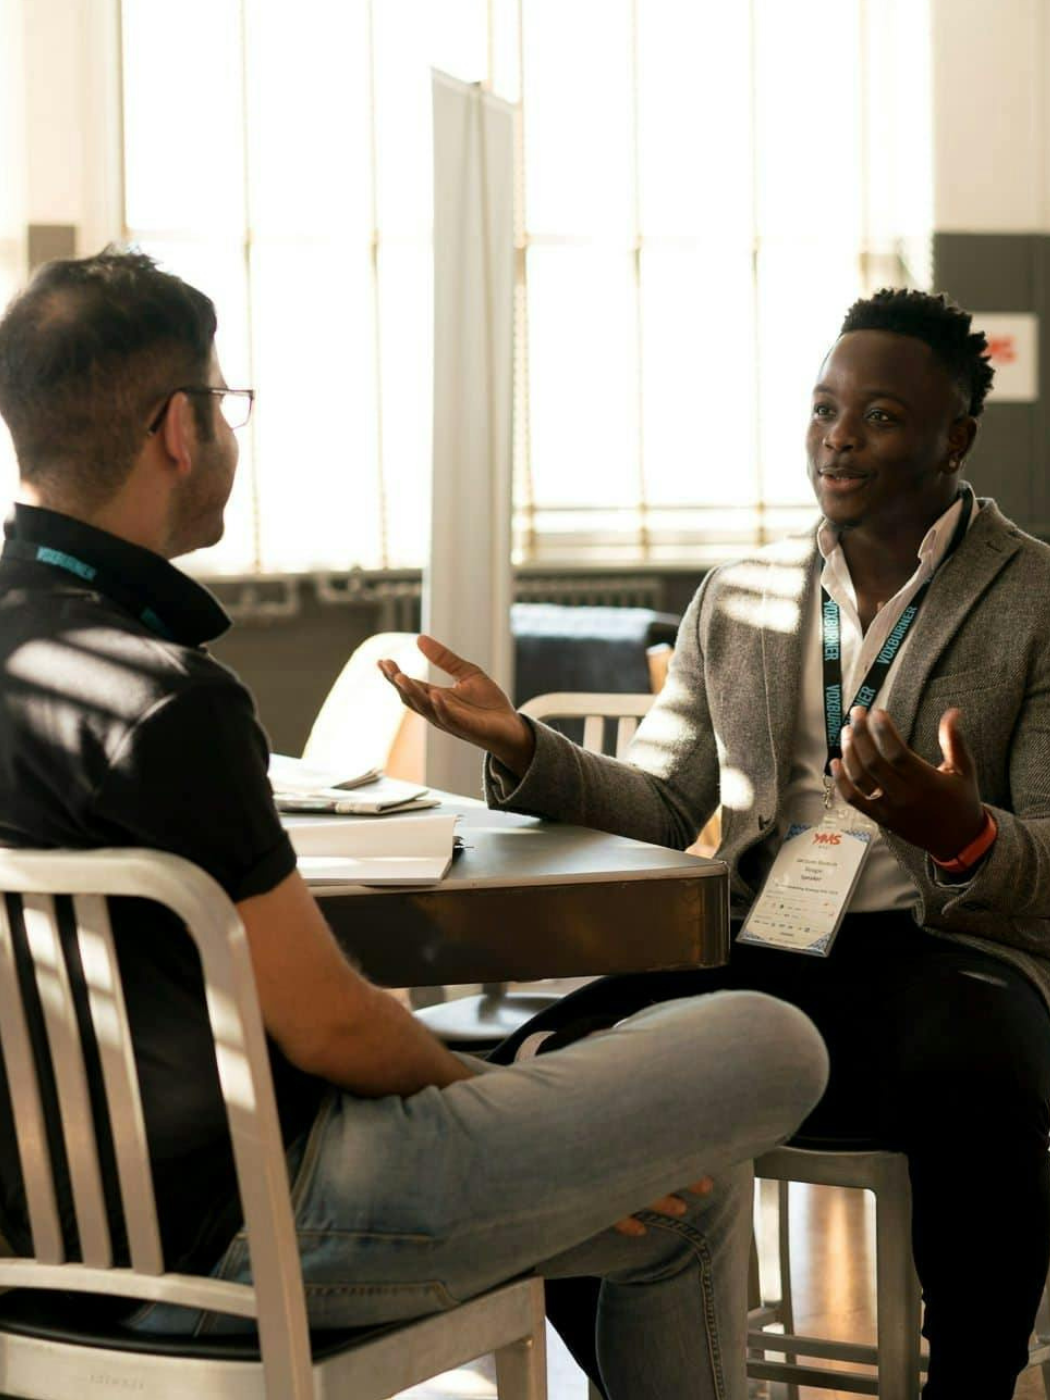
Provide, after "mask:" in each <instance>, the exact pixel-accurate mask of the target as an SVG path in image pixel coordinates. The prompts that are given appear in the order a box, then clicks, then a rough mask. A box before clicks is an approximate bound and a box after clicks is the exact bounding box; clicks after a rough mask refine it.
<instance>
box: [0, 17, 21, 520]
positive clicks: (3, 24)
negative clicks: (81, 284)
mask: <svg viewBox="0 0 1050 1400" xmlns="http://www.w3.org/2000/svg"><path fill="white" fill-rule="evenodd" d="M23 3H24V0H0V307H2V306H6V305H7V302H8V300H9V299H10V297H11V295H12V293H13V292H14V291H15V290H16V288H17V287H19V286H20V285H21V283H22V281H23V280H24V277H25V271H26V178H25V170H26V152H25V102H24V85H23V62H22V56H23V24H24V14H23ZM15 480H16V474H15V461H14V453H13V451H12V449H11V440H10V438H9V437H8V434H7V429H6V428H5V427H4V425H3V421H2V420H0V511H2V512H3V513H5V514H6V511H7V506H8V503H9V502H10V500H11V497H12V495H13V494H14V486H15Z"/></svg>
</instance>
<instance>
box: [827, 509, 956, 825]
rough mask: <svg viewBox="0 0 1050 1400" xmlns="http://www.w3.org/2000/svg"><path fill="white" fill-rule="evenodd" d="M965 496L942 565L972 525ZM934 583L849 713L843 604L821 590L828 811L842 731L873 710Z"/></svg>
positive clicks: (920, 595) (908, 611) (890, 641)
mask: <svg viewBox="0 0 1050 1400" xmlns="http://www.w3.org/2000/svg"><path fill="white" fill-rule="evenodd" d="M961 494H962V498H963V504H962V510H961V511H960V512H959V520H958V522H957V524H956V526H955V532H954V534H953V535H952V538H951V541H950V542H949V545H948V548H947V549H946V550H945V552H944V559H942V561H941V563H942V564H943V563H944V561H945V560H947V559H949V558H950V557H951V556H952V555H953V554H954V553H955V551H956V550H957V549H958V547H959V545H960V544H961V543H962V541H963V539H965V537H966V531H967V530H968V529H969V526H970V516H971V515H972V514H973V499H974V498H973V492H972V491H971V490H970V488H969V487H968V486H967V487H964V488H963V490H962V492H961ZM932 582H933V576H932V575H931V576H930V578H928V579H927V580H926V582H925V583H924V584H923V585H922V587H921V588H920V589H919V591H918V592H917V593H916V594H915V597H914V598H913V599H912V600H911V602H910V603H909V604H908V606H907V607H906V608H905V609H904V611H903V612H902V613H901V615H900V619H899V621H898V622H897V625H896V626H895V627H894V629H893V631H892V632H891V633H890V635H889V636H888V637H887V638H886V642H885V644H884V646H883V648H882V650H881V651H880V652H879V654H878V656H876V658H875V660H874V661H873V662H872V664H871V666H870V668H869V670H868V673H867V675H866V676H865V677H864V679H863V681H862V682H861V686H860V689H859V690H858V691H857V693H856V695H855V696H854V697H853V701H852V704H851V705H850V706H849V709H847V710H845V711H844V710H843V708H842V625H841V617H840V613H839V605H838V603H836V602H835V600H834V598H832V597H831V595H830V593H828V590H827V589H826V588H823V587H822V588H821V590H820V597H821V610H820V625H821V639H822V642H823V657H824V735H825V739H826V742H827V746H828V757H827V761H826V762H825V764H824V806H825V807H826V808H830V807H831V801H832V794H833V792H834V786H835V785H834V781H833V779H832V776H831V763H832V760H833V759H836V758H841V757H842V730H843V728H844V727H845V726H847V725H848V724H849V712H850V710H852V709H853V708H854V706H856V705H860V706H862V707H863V708H864V709H865V710H869V709H870V708H871V706H872V704H873V702H874V700H875V697H876V696H877V695H878V693H879V691H880V690H881V689H882V686H883V683H884V682H885V680H886V677H887V675H888V674H889V670H890V667H891V666H892V665H893V662H894V658H895V657H896V655H897V653H898V652H899V651H900V649H901V646H902V645H903V642H904V639H905V637H906V636H907V635H908V632H909V631H910V629H911V626H912V623H913V622H914V621H915V618H916V615H917V614H918V611H919V609H920V608H921V607H922V604H923V601H924V599H925V597H926V594H927V593H928V592H929V590H930V584H931V583H932Z"/></svg>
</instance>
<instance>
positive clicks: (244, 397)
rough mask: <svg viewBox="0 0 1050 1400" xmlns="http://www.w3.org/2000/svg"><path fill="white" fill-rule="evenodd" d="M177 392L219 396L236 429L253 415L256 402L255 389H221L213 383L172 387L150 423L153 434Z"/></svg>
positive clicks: (226, 415)
mask: <svg viewBox="0 0 1050 1400" xmlns="http://www.w3.org/2000/svg"><path fill="white" fill-rule="evenodd" d="M176 394H211V395H212V396H213V397H216V398H218V400H219V409H220V411H221V413H222V416H223V417H224V418H225V419H226V422H227V423H228V424H229V426H230V427H231V428H233V429H234V430H236V429H237V428H243V427H244V426H245V424H246V423H247V422H248V419H249V418H250V417H251V416H252V405H253V404H254V403H255V390H254V389H220V388H218V387H217V386H216V385H213V384H180V385H179V387H178V388H177V389H172V391H171V393H170V394H169V395H168V397H167V398H166V399H165V400H164V403H163V404H162V405H161V408H160V412H159V413H158V414H157V416H156V418H154V420H153V422H152V423H151V424H150V425H149V428H148V429H147V432H148V433H150V434H151V435H152V434H153V433H155V432H156V431H157V429H158V428H159V427H160V425H161V424H162V423H163V422H164V415H165V413H167V411H168V409H169V408H170V407H171V401H172V399H173V398H174V397H175V395H176Z"/></svg>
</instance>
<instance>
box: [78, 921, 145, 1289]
mask: <svg viewBox="0 0 1050 1400" xmlns="http://www.w3.org/2000/svg"><path fill="white" fill-rule="evenodd" d="M73 909H74V911H75V914H76V922H77V940H78V943H79V945H80V961H81V964H82V965H83V968H84V980H85V982H86V983H87V990H88V1004H89V1006H90V1008H91V1022H92V1025H93V1027H94V1030H95V1040H96V1042H97V1044H98V1053H99V1059H100V1061H101V1065H102V1079H103V1083H104V1084H105V1088H106V1102H107V1104H108V1107H109V1119H110V1125H111V1127H112V1131H113V1147H114V1152H115V1154H116V1159H117V1176H118V1179H119V1182H120V1196H121V1202H122V1205H123V1208H124V1223H125V1226H126V1229H127V1237H128V1248H129V1250H130V1252H131V1263H132V1267H133V1268H134V1269H137V1270H138V1272H139V1273H143V1274H160V1273H163V1271H164V1253H163V1250H162V1248H161V1241H160V1228H159V1226H158V1224H157V1203H156V1197H155V1195H154V1192H153V1177H152V1173H151V1172H150V1165H149V1147H148V1144H147V1140H146V1124H145V1120H144V1118H143V1114H142V1096H141V1094H140V1092H139V1080H138V1072H137V1070H136V1067H135V1055H134V1051H133V1049H132V1044H131V1031H130V1029H129V1027H128V1013H127V1006H126V1004H125V1001H124V991H123V988H122V986H121V982H120V970H119V967H118V964H117V954H116V948H115V947H114V944H113V931H112V927H111V925H110V920H109V910H108V908H107V907H106V901H105V899H104V898H103V897H102V896H101V895H94V894H92V895H84V894H82V895H77V896H76V897H75V898H74V900H73Z"/></svg>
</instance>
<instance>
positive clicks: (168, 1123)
mask: <svg viewBox="0 0 1050 1400" xmlns="http://www.w3.org/2000/svg"><path fill="white" fill-rule="evenodd" d="M5 531H6V534H7V537H8V540H9V541H10V544H7V545H5V551H4V555H3V557H2V558H0V845H6V846H17V847H39V848H51V847H73V848H82V849H83V848H92V847H98V846H147V847H152V848H154V849H159V850H165V851H171V852H174V853H175V854H176V855H180V856H184V857H186V858H187V859H189V860H191V861H193V862H194V863H195V864H196V865H199V866H201V867H202V868H203V869H205V870H207V871H208V872H209V873H210V874H211V875H213V876H214V877H215V879H216V880H217V881H218V882H219V884H220V885H222V887H223V888H224V889H225V891H226V892H227V894H228V895H229V896H230V898H231V899H233V900H242V899H246V898H248V897H249V896H251V895H256V894H263V893H265V892H266V891H268V890H270V889H272V888H274V886H276V885H277V884H278V883H279V882H280V881H281V880H282V879H284V878H285V877H286V876H287V875H288V874H289V873H290V872H291V871H292V870H293V869H294V867H295V854H294V852H293V850H292V848H291V846H290V844H289V841H288V838H287V836H286V835H285V833H284V831H283V830H282V828H281V825H280V820H279V818H278V816H277V813H276V811H275V809H274V806H273V801H272V797H271V794H270V788H269V783H268V780H267V762H268V748H267V743H266V739H265V736H264V734H263V732H262V730H261V728H260V727H259V724H258V721H257V719H256V716H255V709H254V706H253V704H252V699H251V696H250V695H249V693H248V691H247V690H246V689H245V688H244V686H243V685H241V683H240V682H239V681H238V679H237V677H236V676H235V675H234V674H233V673H232V672H231V671H229V670H228V669H227V668H226V667H225V666H223V665H221V664H220V663H219V662H217V661H215V660H214V659H213V658H212V657H210V656H209V655H208V654H207V651H206V650H205V649H204V645H203V644H204V643H205V642H207V641H210V640H211V639H212V638H214V637H216V636H218V635H219V634H220V633H221V632H223V631H225V629H226V627H228V625H229V619H228V618H227V617H226V614H225V613H224V612H223V610H222V608H221V607H220V606H219V604H218V602H217V601H216V600H215V598H214V597H212V595H211V594H210V593H209V592H208V591H207V590H206V589H205V588H203V587H202V586H201V585H200V584H198V583H196V582H194V580H192V579H191V578H189V577H187V576H186V575H185V574H183V573H181V572H180V571H179V570H178V569H176V568H174V567H173V566H172V565H171V564H169V563H168V562H167V561H166V560H164V559H162V558H161V557H160V556H159V555H157V554H154V553H152V552H151V551H149V550H146V549H141V548H139V547H138V546H136V545H133V544H130V543H129V542H127V541H125V540H122V539H119V538H117V537H116V536H114V535H111V534H108V533H106V532H105V531H102V530H97V529H94V528H93V527H91V526H89V525H86V524H84V523H82V522H80V521H77V520H74V519H71V518H70V517H68V516H64V515H60V514H57V513H56V512H53V511H47V510H40V509H37V508H34V507H29V506H22V505H20V506H17V507H16V508H15V512H14V516H13V517H12V519H11V520H9V521H8V523H7V525H6V527H5ZM112 915H113V932H114V939H115V942H116V948H117V957H118V961H119V963H120V967H121V973H122V979H123V984H124V991H125V997H126V1000H127V1006H128V1017H129V1023H130V1027H131V1035H132V1042H133V1045H134V1049H135V1058H136V1063H137V1066H138V1072H139V1080H140V1089H141V1093H142V1100H143V1111H144V1115H145V1120H146V1128H147V1134H148V1137H149V1141H150V1153H151V1159H152V1165H153V1173H154V1186H155V1190H156V1195H157V1204H158V1211H159V1215H160V1224H161V1237H162V1241H163V1244H164V1251H165V1258H166V1261H167V1264H168V1267H169V1268H183V1269H187V1270H191V1271H192V1270H207V1269H208V1268H209V1267H210V1266H211V1264H212V1263H214V1261H215V1259H216V1258H218V1256H219V1255H220V1254H221V1252H222V1250H223V1248H224V1247H225V1245H226V1243H227V1242H228V1239H229V1238H230V1236H231V1235H232V1233H233V1231H234V1230H235V1229H236V1228H237V1226H238V1224H239V1220H240V1211H239V1205H238V1199H237V1191H236V1178H235V1174H234V1169H233V1159H232V1153H231V1151H230V1147H229V1141H228V1135H227V1131H226V1123H225V1111H224V1108H223V1103H222V1097H221V1094H220V1092H219V1086H218V1079H217V1075H216V1069H215V1061H214V1055H213V1053H212V1049H211V1036H210V1031H209V1029H208V1024H207V1016H206V1011H205V1005H204V1000H203V985H202V979H201V972H200V962H199V958H198V956H197V953H196V949H195V947H194V945H193V943H192V942H191V940H190V938H189V936H188V934H187V933H186V931H185V929H184V928H183V926H182V925H181V923H180V922H179V921H178V920H177V919H176V918H175V917H174V916H173V915H171V914H169V913H168V912H167V911H165V910H162V909H160V908H159V907H158V906H156V905H153V904H148V903H145V902H143V901H139V900H115V901H114V902H113V909H112ZM70 933H71V930H70V929H69V928H68V927H67V928H66V930H65V934H64V936H65V937H67V938H68V937H69V936H70ZM22 956H23V957H24V956H25V953H24V951H23V952H22ZM77 966H78V964H77V962H76V960H75V959H74V961H73V963H72V969H73V981H74V996H75V997H81V998H82V997H83V986H82V978H80V979H79V982H78V974H77V973H76V968H77ZM36 1019H37V1025H36V1028H35V1030H34V1035H35V1037H36V1044H37V1045H38V1047H42V1046H43V1044H44V1041H43V1038H42V1033H41V1027H40V1025H39V1018H36ZM38 1060H39V1063H40V1068H41V1075H42V1079H43V1088H44V1095H45V1116H46V1117H47V1118H48V1120H49V1121H51V1122H56V1121H57V1104H56V1101H55V1097H54V1090H53V1085H52V1084H51V1080H50V1071H49V1069H48V1066H47V1064H46V1054H45V1053H44V1052H43V1051H42V1049H38ZM271 1061H272V1064H273V1068H274V1080H275V1088H276V1091H277V1100H278V1112H279V1114H280V1118H281V1124H282V1130H283V1132H284V1136H285V1140H286V1141H290V1140H291V1138H292V1137H294V1136H297V1135H298V1134H299V1133H300V1132H302V1131H303V1130H304V1129H305V1127H306V1126H308V1124H309V1122H310V1121H311V1119H312V1116H313V1113H314V1112H315V1111H316V1105H317V1103H318V1102H319V1099H320V1095H321V1093H322V1092H323V1087H324V1086H323V1085H321V1084H320V1081H317V1080H312V1079H310V1078H309V1077H307V1076H305V1075H302V1074H301V1073H300V1072H299V1071H298V1070H296V1069H294V1067H293V1066H291V1065H290V1064H289V1063H288V1062H287V1061H286V1060H284V1058H283V1057H282V1056H281V1054H280V1053H279V1051H278V1050H277V1049H276V1047H274V1046H271ZM89 1079H90V1087H91V1090H92V1094H93V1097H94V1101H95V1103H96V1104H97V1103H98V1102H99V1098H98V1095H99V1080H98V1068H97V1066H90V1065H89ZM96 1116H97V1119H98V1121H97V1128H98V1129H99V1145H100V1152H101V1154H102V1156H103V1161H104V1168H105V1176H106V1186H107V1199H108V1201H109V1204H110V1218H111V1225H112V1228H113V1231H114V1236H115V1239H116V1240H117V1242H118V1247H119V1246H120V1243H121V1241H122V1235H123V1231H122V1222H121V1219H120V1210H119V1205H118V1204H117V1202H118V1196H117V1193H116V1191H115V1190H114V1188H113V1182H114V1179H115V1175H114V1173H113V1171H112V1145H111V1143H110V1141H109V1133H108V1127H107V1126H106V1125H105V1124H104V1122H102V1120H101V1115H99V1114H98V1111H97V1110H96ZM61 1160H62V1159H61V1158H59V1161H60V1162H61ZM60 1210H61V1214H62V1219H63V1226H64V1229H65V1232H66V1238H67V1247H69V1248H71V1249H73V1250H74V1251H75V1249H76V1238H75V1224H74V1216H73V1212H72V1206H71V1201H70V1196H69V1190H68V1183H67V1182H66V1181H62V1182H61V1183H60ZM0 1217H2V1219H0V1224H2V1226H3V1230H4V1233H5V1235H7V1236H8V1237H9V1238H10V1239H11V1240H12V1242H13V1243H14V1244H15V1245H16V1247H20V1248H24V1247H26V1244H27V1234H26V1229H25V1202H24V1191H23V1187H22V1179H21V1171H20V1168H19V1163H18V1154H17V1151H16V1149H15V1145H14V1138H13V1133H12V1128H11V1118H10V1104H9V1101H8V1097H7V1091H6V1084H5V1083H4V1082H3V1078H2V1073H0ZM74 1257H75V1256H74Z"/></svg>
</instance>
